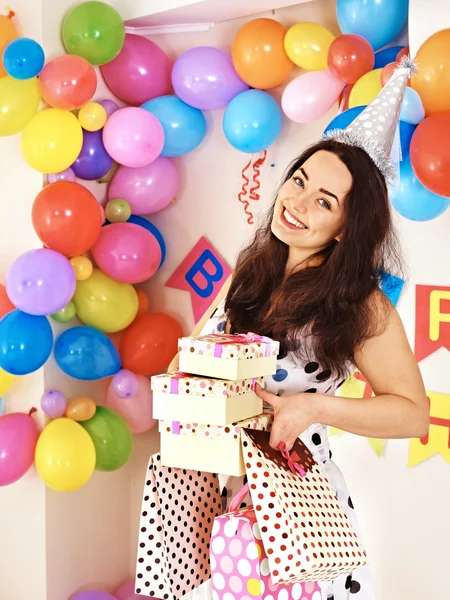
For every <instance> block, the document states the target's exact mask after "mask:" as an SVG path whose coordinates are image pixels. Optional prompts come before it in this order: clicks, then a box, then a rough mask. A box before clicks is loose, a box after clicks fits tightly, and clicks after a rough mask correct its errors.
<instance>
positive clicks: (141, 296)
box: [0, 288, 149, 396]
mask: <svg viewBox="0 0 450 600" xmlns="http://www.w3.org/2000/svg"><path fill="white" fill-rule="evenodd" d="M136 294H137V297H138V311H137V315H136V317H141V316H142V315H145V314H147V313H148V308H149V302H148V296H147V294H146V293H145V292H144V290H141V289H139V288H136ZM1 381H2V380H1V372H0V396H1V395H2V391H1V389H2V385H1ZM3 393H4V392H3Z"/></svg>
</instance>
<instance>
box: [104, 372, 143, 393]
mask: <svg viewBox="0 0 450 600" xmlns="http://www.w3.org/2000/svg"><path fill="white" fill-rule="evenodd" d="M111 389H112V391H113V392H114V394H115V395H116V396H117V397H118V398H120V399H123V398H134V396H136V394H137V393H138V390H139V381H138V378H137V376H136V375H135V374H134V373H132V372H131V371H128V370H127V369H122V370H121V371H119V372H118V373H116V374H115V375H114V377H113V380H112V382H111Z"/></svg>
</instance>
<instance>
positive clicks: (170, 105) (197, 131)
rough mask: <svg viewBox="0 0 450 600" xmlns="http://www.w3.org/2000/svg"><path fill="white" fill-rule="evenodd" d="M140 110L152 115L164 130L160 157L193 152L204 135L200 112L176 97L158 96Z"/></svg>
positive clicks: (204, 130)
mask: <svg viewBox="0 0 450 600" xmlns="http://www.w3.org/2000/svg"><path fill="white" fill-rule="evenodd" d="M142 108H144V109H145V110H147V111H148V112H150V113H151V114H153V115H154V116H155V117H156V118H157V119H158V121H159V122H160V123H161V125H162V127H163V130H164V146H163V149H162V151H161V156H182V155H183V154H187V153H188V152H192V150H195V148H197V146H199V145H200V144H201V142H202V141H203V138H204V137H205V135H206V119H205V117H204V115H203V113H202V111H201V110H198V108H193V107H192V106H189V105H188V104H186V103H185V102H183V100H180V98H178V97H177V96H160V97H159V98H154V99H153V100H149V101H148V102H145V103H144V104H143V105H142Z"/></svg>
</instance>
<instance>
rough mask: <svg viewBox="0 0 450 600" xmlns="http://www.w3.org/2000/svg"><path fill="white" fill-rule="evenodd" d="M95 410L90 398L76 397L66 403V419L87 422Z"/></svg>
mask: <svg viewBox="0 0 450 600" xmlns="http://www.w3.org/2000/svg"><path fill="white" fill-rule="evenodd" d="M96 410H97V405H96V404H95V402H94V400H92V398H88V397H87V396H78V398H74V399H73V400H71V401H70V402H68V403H67V407H66V417H67V418H68V419H72V420H73V421H87V420H88V419H92V417H93V416H94V415H95V411H96Z"/></svg>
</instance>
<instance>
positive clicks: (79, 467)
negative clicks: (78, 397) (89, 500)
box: [35, 417, 95, 492]
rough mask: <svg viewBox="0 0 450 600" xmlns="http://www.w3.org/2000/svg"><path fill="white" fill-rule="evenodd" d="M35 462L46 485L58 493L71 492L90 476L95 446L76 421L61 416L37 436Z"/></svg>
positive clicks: (92, 468)
mask: <svg viewBox="0 0 450 600" xmlns="http://www.w3.org/2000/svg"><path fill="white" fill-rule="evenodd" d="M35 464H36V469H37V472H38V474H39V477H40V478H41V479H42V481H43V482H44V483H45V484H46V485H48V487H50V488H52V489H53V490H56V491H57V492H73V491H74V490H77V489H79V488H80V487H82V486H83V485H85V484H86V483H87V482H88V481H89V479H90V478H91V477H92V474H93V472H94V468H95V446H94V444H93V442H92V440H91V438H90V437H89V435H88V434H87V433H86V431H85V430H84V429H83V428H82V427H81V426H80V425H79V424H78V423H76V422H75V421H73V420H71V419H66V418H64V417H62V418H60V419H55V420H54V421H51V422H50V423H49V424H48V425H47V426H46V427H45V428H44V431H43V432H42V433H41V435H40V436H39V439H38V442H37V445H36V453H35Z"/></svg>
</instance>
